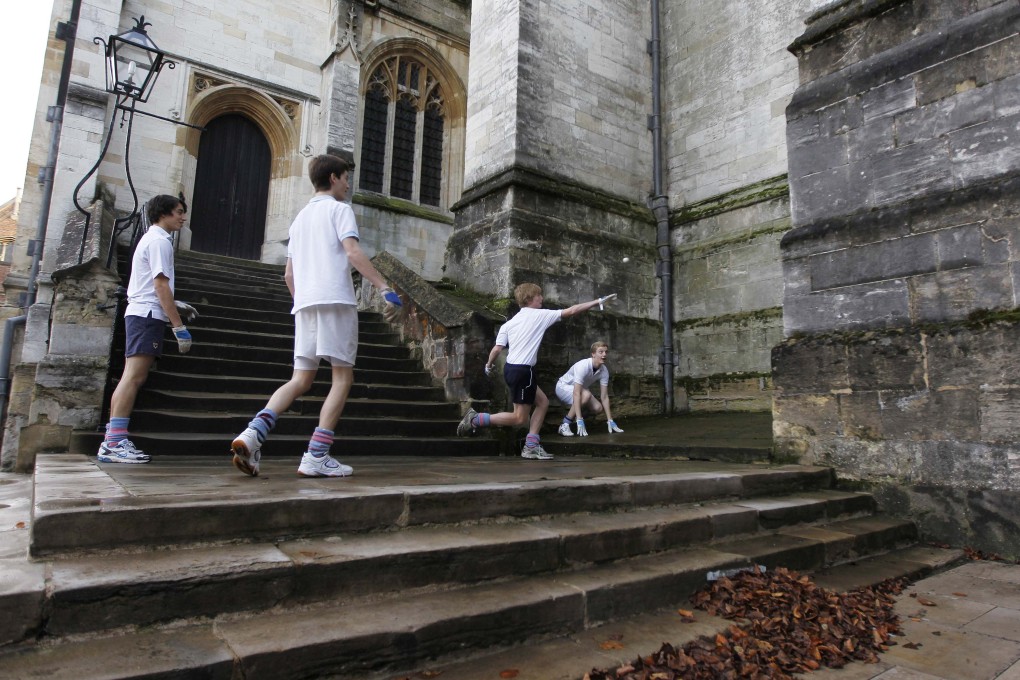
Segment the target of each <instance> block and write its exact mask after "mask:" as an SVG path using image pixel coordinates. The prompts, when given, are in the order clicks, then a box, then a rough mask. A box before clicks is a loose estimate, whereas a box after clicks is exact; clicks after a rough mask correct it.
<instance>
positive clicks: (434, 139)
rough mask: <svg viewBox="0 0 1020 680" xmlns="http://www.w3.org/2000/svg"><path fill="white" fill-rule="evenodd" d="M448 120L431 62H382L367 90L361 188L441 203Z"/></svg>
mask: <svg viewBox="0 0 1020 680" xmlns="http://www.w3.org/2000/svg"><path fill="white" fill-rule="evenodd" d="M446 124H447V116H446V109H445V105H444V100H443V88H442V85H441V84H440V82H439V80H438V79H437V78H436V76H435V75H434V74H433V73H432V72H430V70H429V68H428V66H427V65H426V64H424V63H422V61H420V60H418V59H416V58H414V57H413V56H408V55H397V56H392V57H389V58H387V59H385V60H383V61H382V62H381V63H380V64H379V65H378V66H377V67H376V68H375V69H374V70H373V71H372V73H371V75H370V76H369V78H368V86H367V88H366V92H365V100H364V117H363V121H362V128H361V135H362V139H361V158H360V159H359V162H358V188H359V189H361V190H364V191H373V192H377V193H381V194H387V195H390V196H393V197H395V198H402V199H404V200H408V201H413V202H415V203H419V204H422V205H432V206H436V207H438V206H439V205H440V202H441V186H442V176H443V140H444V134H445V133H446V132H447V130H446Z"/></svg>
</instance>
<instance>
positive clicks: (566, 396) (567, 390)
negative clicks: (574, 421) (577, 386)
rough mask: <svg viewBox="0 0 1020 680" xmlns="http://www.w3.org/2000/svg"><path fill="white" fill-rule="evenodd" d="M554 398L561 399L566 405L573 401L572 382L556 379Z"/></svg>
mask: <svg viewBox="0 0 1020 680" xmlns="http://www.w3.org/2000/svg"><path fill="white" fill-rule="evenodd" d="M556 398H557V399H559V400H560V401H562V402H563V403H564V404H566V405H567V406H570V405H571V404H573V403H574V385H573V383H570V384H568V383H565V382H560V381H559V380H557V381H556Z"/></svg>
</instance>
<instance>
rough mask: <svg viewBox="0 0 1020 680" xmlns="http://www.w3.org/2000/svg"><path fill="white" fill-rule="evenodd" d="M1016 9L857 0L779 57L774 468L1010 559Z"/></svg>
mask: <svg viewBox="0 0 1020 680" xmlns="http://www.w3.org/2000/svg"><path fill="white" fill-rule="evenodd" d="M1018 26H1020V3H1018V2H1016V1H1015V0H1008V1H1004V2H991V1H981V0H974V1H971V2H958V1H950V0H914V1H910V0H859V1H848V2H843V3H839V4H838V5H835V6H833V7H831V8H829V10H828V11H826V12H823V13H819V14H818V15H816V16H815V17H814V18H813V20H812V22H811V23H810V24H809V26H808V30H807V32H806V33H805V35H804V36H802V37H801V38H800V39H798V40H797V41H796V42H795V43H794V45H793V46H792V47H791V50H792V51H794V53H796V54H797V55H798V56H799V57H800V60H801V81H802V82H801V86H800V88H799V89H798V91H797V93H796V94H795V96H794V98H793V101H792V103H791V105H790V107H789V108H788V110H787V116H788V119H789V124H788V126H789V127H788V139H789V154H790V192H791V196H792V213H793V219H794V228H793V229H792V230H791V231H790V232H788V233H787V234H786V236H785V237H784V238H783V242H782V252H783V266H784V272H785V281H786V293H785V298H784V328H785V333H786V335H787V337H788V339H787V340H786V341H785V342H784V343H783V344H782V345H781V346H779V347H777V348H776V350H775V351H774V353H773V371H774V378H775V381H776V387H777V395H776V400H775V412H774V414H775V421H774V431H775V437H776V446H777V450H779V451H780V452H785V453H787V454H790V455H792V456H795V457H796V458H798V459H799V460H801V461H803V462H812V463H822V464H827V465H834V466H835V467H836V468H837V470H838V471H839V473H840V475H841V476H842V477H844V478H845V479H856V480H860V481H861V482H863V483H865V484H867V485H869V486H871V487H872V488H874V489H875V490H876V491H877V492H878V493H879V497H880V498H881V499H882V501H883V502H884V504H885V506H886V508H887V509H889V510H891V511H894V512H898V513H901V514H903V515H905V516H910V517H911V518H913V519H914V520H915V521H917V522H918V524H919V526H920V527H921V529H922V531H923V532H924V533H925V534H926V535H928V536H929V537H934V538H938V539H940V540H947V541H950V542H952V543H955V544H971V545H974V546H976V547H979V548H982V549H986V550H994V551H997V552H1002V553H1004V554H1010V555H1016V554H1018V553H1020V547H1018V546H1020V513H1018V512H1017V510H1016V507H1017V503H1016V501H1017V500H1018V499H1020V467H1018V464H1017V461H1018V460H1020V453H1018V450H1017V448H1016V445H1015V441H1016V437H1017V434H1018V432H1017V429H1016V425H1015V421H1016V418H1015V415H1016V413H1017V412H1020V377H1018V374H1017V372H1016V371H1015V370H1014V369H1013V368H1012V366H1013V364H1014V363H1015V362H1014V361H1013V360H1012V355H1013V354H1015V348H1016V341H1017V338H1018V335H1017V334H1018V333H1020V313H1018V311H1017V308H1018V301H1020V276H1018V272H1020V248H1018V244H1020V199H1017V196H1018V189H1020V99H1018V96H1020V95H1018V93H1020V75H1018V72H1020V57H1018V55H1020V36H1018Z"/></svg>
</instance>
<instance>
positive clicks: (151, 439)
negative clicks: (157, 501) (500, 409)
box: [68, 413, 500, 475]
mask: <svg viewBox="0 0 1020 680" xmlns="http://www.w3.org/2000/svg"><path fill="white" fill-rule="evenodd" d="M252 415H254V414H253V413H249V414H248V415H247V416H245V417H244V418H240V419H238V420H236V421H234V427H232V428H230V429H226V428H225V429H223V430H222V431H219V432H194V431H192V429H191V428H188V430H186V431H183V432H171V431H167V430H166V424H165V423H164V424H161V425H160V427H159V429H158V430H153V431H149V432H141V431H136V430H135V429H134V426H135V421H134V420H133V419H132V421H131V426H132V432H131V441H132V442H134V444H135V445H136V446H137V447H138V448H140V449H141V450H142V451H145V452H146V453H148V454H149V455H152V456H156V457H160V456H168V457H171V458H183V457H187V456H204V457H209V456H220V457H225V458H224V461H225V462H226V464H229V461H230V451H229V449H230V442H231V441H233V439H234V437H236V436H237V433H238V432H240V431H241V430H243V429H244V428H245V426H246V425H247V424H248V422H249V421H250V420H251V417H252ZM283 420H287V419H283ZM341 423H343V420H342V419H341ZM338 427H340V426H338ZM453 427H454V428H456V424H455V423H454V424H453ZM311 432H312V430H311V428H308V429H307V430H306V431H305V432H303V433H301V434H277V433H276V432H274V433H273V435H272V438H271V440H270V442H269V443H268V444H267V445H266V448H265V450H264V455H265V456H266V457H267V458H271V457H284V458H286V457H293V460H294V467H295V468H296V467H297V459H298V458H299V457H300V456H301V454H302V453H303V452H304V451H305V450H306V449H307V448H308V438H309V437H310V436H311ZM341 436H342V438H341V439H339V440H337V441H336V442H335V443H334V444H333V455H335V456H336V457H338V458H340V459H342V460H346V457H347V456H349V455H364V454H365V453H366V452H371V453H372V455H374V456H383V457H393V456H415V457H420V458H427V457H429V456H471V457H480V456H494V455H497V454H498V453H499V450H500V444H499V441H498V440H496V439H484V438H480V437H479V438H468V439H465V438H463V437H454V436H441V435H437V436H432V437H417V436H415V437H410V436H408V437H399V436H389V435H387V436H383V435H378V434H361V435H341ZM102 441H103V435H102V434H101V433H99V432H91V431H84V430H74V431H73V432H72V433H71V442H70V444H69V446H68V451H69V452H71V453H77V454H82V455H87V456H95V455H96V452H97V451H99V445H100V444H101V443H102ZM287 474H288V475H291V474H293V470H289V471H288V472H287Z"/></svg>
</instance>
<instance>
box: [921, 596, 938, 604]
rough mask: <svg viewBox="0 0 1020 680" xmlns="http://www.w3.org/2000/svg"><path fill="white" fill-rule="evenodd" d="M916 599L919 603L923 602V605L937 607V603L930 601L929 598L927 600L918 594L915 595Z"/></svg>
mask: <svg viewBox="0 0 1020 680" xmlns="http://www.w3.org/2000/svg"><path fill="white" fill-rule="evenodd" d="M917 601H918V602H919V603H921V604H923V605H924V606H925V607H937V606H938V605H937V604H935V603H934V602H932V601H931V600H929V599H928V598H926V597H921V596H918V597H917Z"/></svg>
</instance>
